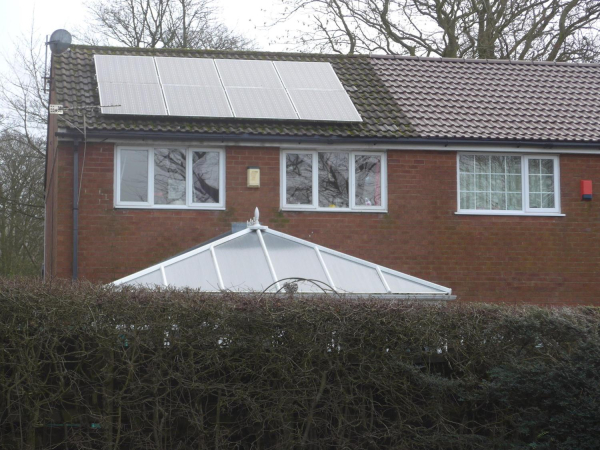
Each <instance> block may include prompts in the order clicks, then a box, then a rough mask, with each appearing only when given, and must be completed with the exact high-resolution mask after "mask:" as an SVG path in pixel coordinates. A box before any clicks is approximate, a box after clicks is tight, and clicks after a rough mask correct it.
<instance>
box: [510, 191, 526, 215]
mask: <svg viewBox="0 0 600 450" xmlns="http://www.w3.org/2000/svg"><path fill="white" fill-rule="evenodd" d="M506 203H507V205H506V207H507V208H506V209H508V210H509V211H517V210H518V211H520V210H522V209H523V195H522V194H521V193H519V194H506Z"/></svg>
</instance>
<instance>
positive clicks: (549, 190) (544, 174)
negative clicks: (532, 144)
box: [528, 158, 556, 209]
mask: <svg viewBox="0 0 600 450" xmlns="http://www.w3.org/2000/svg"><path fill="white" fill-rule="evenodd" d="M528 169H529V207H530V208H550V209H552V208H555V207H556V199H555V194H554V177H555V175H554V159H550V158H547V159H530V160H529V165H528Z"/></svg>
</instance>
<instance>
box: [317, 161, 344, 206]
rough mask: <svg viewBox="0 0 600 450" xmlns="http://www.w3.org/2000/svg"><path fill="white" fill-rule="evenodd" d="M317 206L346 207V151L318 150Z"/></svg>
mask: <svg viewBox="0 0 600 450" xmlns="http://www.w3.org/2000/svg"><path fill="white" fill-rule="evenodd" d="M318 157H319V206H322V207H330V206H332V205H335V207H337V208H347V207H348V206H349V196H348V176H349V169H348V161H349V154H348V153H341V152H336V153H325V152H319V153H318Z"/></svg>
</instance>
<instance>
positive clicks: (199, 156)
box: [192, 152, 219, 203]
mask: <svg viewBox="0 0 600 450" xmlns="http://www.w3.org/2000/svg"><path fill="white" fill-rule="evenodd" d="M192 176H193V186H194V203H219V153H218V152H194V153H193V159H192Z"/></svg>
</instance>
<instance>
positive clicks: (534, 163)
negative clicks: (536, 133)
mask: <svg viewBox="0 0 600 450" xmlns="http://www.w3.org/2000/svg"><path fill="white" fill-rule="evenodd" d="M529 173H530V174H532V173H541V172H540V160H539V159H530V160H529Z"/></svg>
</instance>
